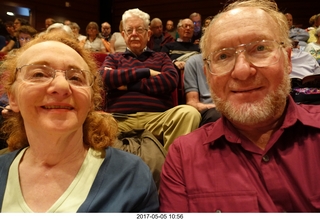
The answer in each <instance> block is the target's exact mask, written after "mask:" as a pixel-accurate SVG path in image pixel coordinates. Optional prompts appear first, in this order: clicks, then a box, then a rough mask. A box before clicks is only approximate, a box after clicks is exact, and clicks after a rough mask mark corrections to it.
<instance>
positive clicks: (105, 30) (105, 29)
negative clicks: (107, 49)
mask: <svg viewBox="0 0 320 220" xmlns="http://www.w3.org/2000/svg"><path fill="white" fill-rule="evenodd" d="M101 37H102V38H104V39H105V40H106V41H108V42H109V41H110V38H111V25H110V24H109V23H108V22H103V23H102V24H101Z"/></svg>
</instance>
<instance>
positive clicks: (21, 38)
mask: <svg viewBox="0 0 320 220" xmlns="http://www.w3.org/2000/svg"><path fill="white" fill-rule="evenodd" d="M19 40H21V41H26V42H29V41H31V40H32V38H31V37H19Z"/></svg>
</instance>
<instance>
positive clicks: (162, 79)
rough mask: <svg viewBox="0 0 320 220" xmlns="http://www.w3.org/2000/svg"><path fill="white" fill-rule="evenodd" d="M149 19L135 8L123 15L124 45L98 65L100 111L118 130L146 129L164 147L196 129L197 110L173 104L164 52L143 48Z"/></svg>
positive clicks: (174, 76)
mask: <svg viewBox="0 0 320 220" xmlns="http://www.w3.org/2000/svg"><path fill="white" fill-rule="evenodd" d="M149 18H150V17H149V15H148V14H147V13H145V12H143V11H141V10H139V9H130V10H128V11H126V12H125V13H124V14H123V16H122V22H123V29H124V31H123V32H122V36H123V38H124V40H125V42H126V45H127V50H126V51H125V52H124V53H115V54H110V55H109V56H107V57H106V59H105V61H104V63H103V64H102V68H101V69H100V73H101V75H102V78H103V81H104V85H105V88H106V93H107V94H106V108H105V111H107V112H110V113H113V114H114V116H115V117H116V119H117V120H118V123H119V129H120V131H130V130H132V129H147V130H149V131H151V132H152V133H153V134H154V136H156V137H157V138H158V139H159V140H161V141H162V143H163V145H164V147H165V149H166V150H167V149H168V147H169V145H170V144H171V143H172V141H173V140H174V139H175V138H177V137H178V136H180V135H184V134H187V133H189V132H191V131H192V130H194V129H196V128H198V126H199V122H200V114H199V112H198V111H197V110H196V109H194V108H193V107H191V106H188V105H181V106H175V107H174V106H173V100H172V92H173V91H174V90H175V89H176V88H177V84H178V73H177V71H176V69H175V68H174V66H173V65H172V62H171V60H170V58H169V57H168V56H167V54H165V53H160V52H154V51H152V50H150V49H149V48H148V47H147V42H148V40H149V38H150V35H151V31H150V30H149V29H148V28H149V23H150V21H149Z"/></svg>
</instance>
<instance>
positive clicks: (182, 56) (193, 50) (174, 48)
mask: <svg viewBox="0 0 320 220" xmlns="http://www.w3.org/2000/svg"><path fill="white" fill-rule="evenodd" d="M193 30H194V24H193V22H192V21H191V19H189V18H186V19H182V20H180V21H179V23H178V34H179V38H178V39H177V41H175V42H171V43H167V44H165V45H163V47H162V49H161V51H162V52H165V53H167V54H168V55H169V57H170V58H171V60H172V63H173V64H174V65H175V67H176V68H177V70H178V71H179V84H178V103H179V104H185V103H186V99H185V94H184V86H183V71H184V65H185V64H186V61H187V60H188V59H189V57H191V56H192V55H194V54H197V53H199V52H200V48H199V44H194V43H192V41H191V39H192V36H193Z"/></svg>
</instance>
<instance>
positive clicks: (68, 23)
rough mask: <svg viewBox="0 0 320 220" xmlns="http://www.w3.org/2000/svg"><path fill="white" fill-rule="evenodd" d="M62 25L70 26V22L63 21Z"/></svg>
mask: <svg viewBox="0 0 320 220" xmlns="http://www.w3.org/2000/svg"><path fill="white" fill-rule="evenodd" d="M63 24H64V25H68V26H70V24H71V21H70V20H68V19H67V20H65V21H64V22H63Z"/></svg>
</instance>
